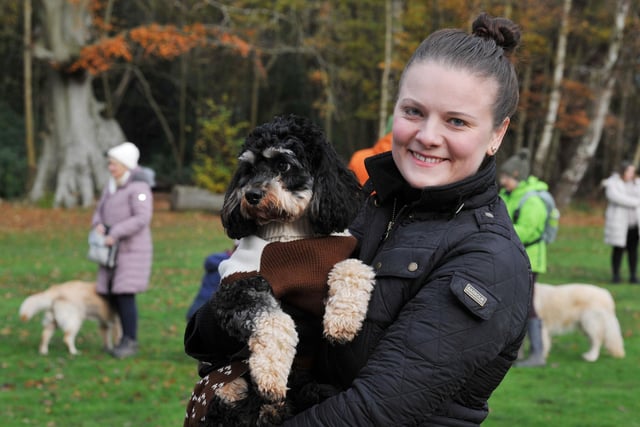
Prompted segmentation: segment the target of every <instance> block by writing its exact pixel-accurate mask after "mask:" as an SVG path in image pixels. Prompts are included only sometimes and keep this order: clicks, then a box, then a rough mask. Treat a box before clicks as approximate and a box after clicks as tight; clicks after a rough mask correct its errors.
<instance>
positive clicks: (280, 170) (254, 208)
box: [228, 136, 314, 225]
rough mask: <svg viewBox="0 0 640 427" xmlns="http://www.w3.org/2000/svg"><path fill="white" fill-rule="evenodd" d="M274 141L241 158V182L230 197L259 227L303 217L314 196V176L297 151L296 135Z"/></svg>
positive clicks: (233, 204)
mask: <svg viewBox="0 0 640 427" xmlns="http://www.w3.org/2000/svg"><path fill="white" fill-rule="evenodd" d="M273 142H274V143H273V144H271V145H269V146H266V147H262V148H261V149H259V150H255V149H247V150H245V151H244V152H243V153H242V154H241V155H240V157H239V159H238V162H239V165H238V182H237V184H236V187H235V188H234V189H233V190H232V191H230V193H229V194H228V199H229V203H230V205H232V206H239V208H240V214H241V215H242V216H243V217H244V218H245V219H248V220H253V221H255V222H256V224H257V225H264V224H267V223H269V222H272V221H278V222H291V221H295V220H297V219H299V218H301V217H302V216H303V215H304V214H305V212H306V211H307V208H308V207H309V203H310V202H311V198H312V196H313V181H314V179H313V176H312V175H311V173H310V171H309V169H308V165H305V164H304V163H305V159H304V158H299V157H298V154H297V153H296V152H295V151H294V150H293V147H294V146H296V145H300V141H299V140H298V139H297V138H295V137H293V136H292V137H290V138H288V139H285V140H283V141H280V140H275V141H273Z"/></svg>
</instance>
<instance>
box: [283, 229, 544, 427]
mask: <svg viewBox="0 0 640 427" xmlns="http://www.w3.org/2000/svg"><path fill="white" fill-rule="evenodd" d="M478 234H480V235H482V233H478ZM484 237H485V238H486V234H485V235H484ZM508 244H509V245H511V246H510V247H506V246H504V245H503V246H495V245H492V244H490V243H489V244H487V241H486V240H483V237H481V236H473V237H469V239H468V240H467V241H466V242H465V243H464V244H463V245H462V246H461V247H459V248H456V249H457V251H456V253H455V256H454V257H451V258H450V260H449V261H448V262H445V263H443V264H442V265H441V266H439V267H438V268H437V270H436V271H434V272H433V274H431V275H430V277H432V278H433V279H431V280H429V281H428V282H427V283H424V284H423V286H422V287H421V288H420V290H419V291H418V293H417V294H416V295H415V296H414V297H413V298H412V299H410V300H409V301H408V302H407V303H406V304H405V305H404V306H403V307H402V309H401V310H400V312H399V314H398V317H397V318H396V320H395V321H393V322H392V323H391V324H390V325H389V326H388V327H387V328H386V330H385V331H384V333H383V335H382V337H381V339H380V341H378V344H377V345H376V346H375V348H374V350H373V352H372V353H371V355H370V357H369V358H368V359H367V362H366V364H365V366H364V367H363V368H362V369H361V370H360V372H359V373H358V375H357V378H356V379H355V380H354V381H353V383H352V384H351V386H350V388H348V389H347V390H345V391H343V392H342V393H340V394H338V395H336V396H333V397H332V398H329V399H327V400H325V401H324V402H322V403H320V404H318V405H316V406H314V407H312V408H311V409H309V410H307V411H305V412H303V413H301V414H299V415H298V416H296V417H294V418H292V419H291V420H289V421H288V422H286V423H285V425H287V426H327V425H349V426H388V425H421V423H424V421H425V420H426V419H428V418H429V417H430V416H431V415H432V414H433V413H434V412H435V411H437V410H438V408H441V407H442V405H443V403H444V402H447V401H449V400H450V399H451V397H452V396H453V395H454V394H457V395H459V396H460V395H463V396H467V397H466V399H468V400H467V401H466V402H461V403H462V404H464V405H465V406H466V407H470V408H472V409H477V410H478V411H480V412H482V411H486V407H485V406H484V405H485V403H486V399H488V397H489V395H490V393H491V391H492V390H493V388H495V385H496V384H497V383H499V382H500V381H501V380H502V378H503V377H504V375H505V373H506V371H507V370H508V369H509V367H510V366H511V364H512V362H513V360H514V359H515V358H516V356H517V347H518V345H519V343H520V342H521V340H522V337H523V334H524V324H525V319H526V315H527V309H528V300H529V298H530V296H531V285H530V282H529V276H528V268H527V261H526V258H525V257H524V254H523V253H522V251H520V250H518V249H516V246H515V243H512V242H509V243H508ZM489 248H493V250H492V249H489ZM514 253H518V254H520V255H513V254H514ZM497 265H501V266H503V267H502V271H501V272H500V273H497V272H496V271H495V270H496V268H495V266H497ZM525 272H526V273H525ZM383 280H385V279H384V278H380V279H379V284H380V285H381V286H383V284H382V281H383ZM467 284H472V285H473V287H474V289H475V290H476V291H479V293H480V294H481V295H482V296H483V297H484V298H486V301H484V303H483V304H482V305H480V303H478V302H476V301H475V300H473V299H472V298H468V296H466V295H467V293H466V292H465V287H466V286H467ZM471 293H473V292H471ZM476 297H477V294H476ZM477 299H478V300H479V301H481V302H482V301H483V300H482V298H477ZM371 321H372V319H371V318H370V316H368V319H367V322H371ZM369 326H370V325H369ZM363 333H365V334H366V332H364V331H363ZM505 349H508V350H507V351H505ZM485 414H486V412H485ZM485 416H486V415H485Z"/></svg>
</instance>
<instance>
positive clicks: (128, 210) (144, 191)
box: [91, 142, 153, 358]
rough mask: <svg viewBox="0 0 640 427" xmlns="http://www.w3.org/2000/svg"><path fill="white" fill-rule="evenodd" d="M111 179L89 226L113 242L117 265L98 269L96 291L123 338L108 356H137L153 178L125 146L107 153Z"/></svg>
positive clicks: (137, 154) (149, 246) (148, 263)
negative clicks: (107, 305) (113, 315)
mask: <svg viewBox="0 0 640 427" xmlns="http://www.w3.org/2000/svg"><path fill="white" fill-rule="evenodd" d="M107 157H108V159H109V173H110V174H111V177H110V178H109V181H108V183H107V185H106V187H105V188H104V190H103V191H102V196H101V197H100V200H99V202H98V204H97V206H96V209H95V212H94V214H93V218H92V220H91V226H92V227H93V228H95V229H96V231H97V232H98V233H100V234H104V235H105V236H106V238H105V243H106V244H107V245H113V244H116V243H117V246H118V252H117V256H116V266H115V267H113V268H108V267H104V266H100V268H99V270H98V279H97V285H96V286H97V291H98V293H99V294H101V295H104V296H105V297H107V298H109V300H110V302H111V304H112V305H113V306H114V307H115V309H116V310H117V312H118V314H119V316H120V321H121V323H122V339H121V341H120V343H118V345H117V346H116V347H114V349H113V350H111V354H112V355H113V356H114V357H117V358H124V357H129V356H133V355H134V354H136V353H137V351H138V338H137V332H138V309H137V305H136V298H135V296H136V294H137V293H140V292H143V291H145V290H147V288H148V287H149V278H150V276H151V264H152V258H153V243H152V239H151V227H150V225H151V217H152V215H153V195H152V193H151V186H152V184H153V176H152V175H151V174H150V171H149V170H148V169H144V168H140V167H139V166H138V159H139V157H140V151H139V150H138V148H137V147H136V146H135V145H134V144H132V143H131V142H124V143H122V144H120V145H117V146H115V147H113V148H111V149H110V150H108V151H107Z"/></svg>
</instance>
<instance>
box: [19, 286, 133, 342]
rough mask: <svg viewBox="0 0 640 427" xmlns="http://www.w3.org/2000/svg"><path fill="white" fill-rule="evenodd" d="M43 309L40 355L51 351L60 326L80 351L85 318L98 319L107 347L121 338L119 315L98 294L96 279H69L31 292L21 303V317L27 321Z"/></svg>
mask: <svg viewBox="0 0 640 427" xmlns="http://www.w3.org/2000/svg"><path fill="white" fill-rule="evenodd" d="M42 311H44V318H43V320H42V326H43V329H42V338H41V340H40V347H39V351H40V354H48V353H49V341H51V338H52V337H53V334H54V332H55V330H56V328H59V329H61V330H62V331H63V333H64V343H65V344H66V345H67V348H68V349H69V353H71V354H73V355H76V354H78V349H77V348H76V345H75V340H76V336H77V335H78V332H79V331H80V328H81V327H82V323H83V322H84V321H85V319H93V320H97V321H98V323H99V324H100V332H101V334H102V340H103V343H104V346H105V348H106V349H111V348H113V343H114V342H118V341H119V340H120V335H121V329H120V321H119V320H118V316H117V314H116V313H115V312H114V311H113V310H112V308H111V306H110V305H109V303H108V301H107V300H106V299H105V298H103V297H102V296H100V295H98V293H96V284H95V283H93V282H82V281H71V282H65V283H62V284H59V285H53V286H51V287H50V288H49V289H47V290H45V291H43V292H39V293H37V294H34V295H31V296H29V297H27V298H26V299H25V300H24V302H23V303H22V305H21V306H20V318H21V319H22V320H23V321H27V320H29V319H31V318H32V317H33V316H35V315H36V314H38V313H40V312H42Z"/></svg>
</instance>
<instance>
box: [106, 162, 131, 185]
mask: <svg viewBox="0 0 640 427" xmlns="http://www.w3.org/2000/svg"><path fill="white" fill-rule="evenodd" d="M126 171H127V167H126V166H125V165H123V164H122V163H120V162H119V161H117V160H115V159H111V158H110V159H109V173H110V174H111V176H112V177H113V178H114V179H115V180H118V179H120V178H121V177H122V175H124V173H125V172H126Z"/></svg>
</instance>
